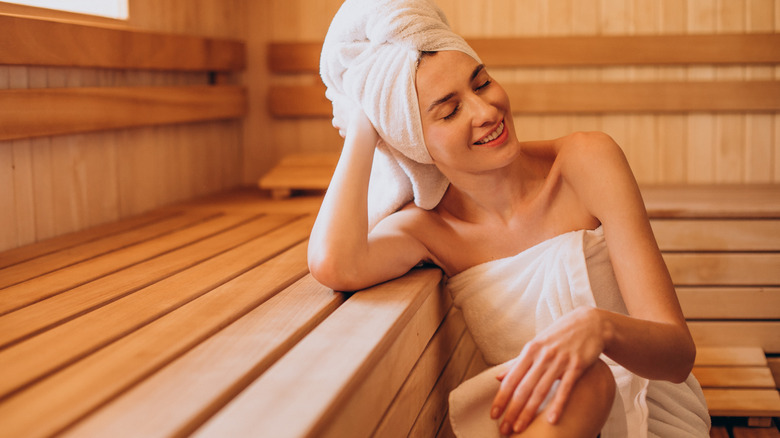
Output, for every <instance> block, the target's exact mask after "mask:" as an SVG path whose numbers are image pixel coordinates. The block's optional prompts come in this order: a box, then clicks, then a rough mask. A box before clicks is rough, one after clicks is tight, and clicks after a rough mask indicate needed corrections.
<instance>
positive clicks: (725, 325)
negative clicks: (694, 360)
mask: <svg viewBox="0 0 780 438" xmlns="http://www.w3.org/2000/svg"><path fill="white" fill-rule="evenodd" d="M688 327H689V328H690V330H691V334H692V335H693V340H694V342H695V343H696V345H697V346H745V345H751V346H757V347H760V348H762V349H763V350H764V352H766V353H768V354H777V353H780V336H777V334H778V333H780V321H777V320H770V321H717V320H716V321H689V322H688Z"/></svg>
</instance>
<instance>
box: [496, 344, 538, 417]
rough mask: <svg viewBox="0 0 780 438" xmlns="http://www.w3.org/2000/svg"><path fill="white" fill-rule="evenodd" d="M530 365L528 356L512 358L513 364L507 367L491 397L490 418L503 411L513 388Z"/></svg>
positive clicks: (498, 415) (499, 414)
mask: <svg viewBox="0 0 780 438" xmlns="http://www.w3.org/2000/svg"><path fill="white" fill-rule="evenodd" d="M531 365H532V362H531V359H530V358H522V357H518V358H517V359H516V360H514V364H513V365H512V366H510V367H508V368H507V371H506V373H505V375H504V378H503V379H502V380H501V385H500V386H499V388H498V392H497V393H496V396H495V397H494V398H493V404H492V407H491V409H490V416H491V417H492V418H494V419H496V418H498V417H500V416H501V414H502V413H503V412H504V409H505V407H506V405H507V403H509V400H510V399H511V398H512V394H513V393H514V391H515V388H516V387H517V385H518V384H519V383H520V382H521V381H522V379H523V377H524V376H525V374H526V372H528V369H529V368H530V366H531Z"/></svg>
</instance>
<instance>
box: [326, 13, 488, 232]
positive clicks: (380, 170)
mask: <svg viewBox="0 0 780 438" xmlns="http://www.w3.org/2000/svg"><path fill="white" fill-rule="evenodd" d="M444 50H458V51H461V52H464V53H466V54H468V55H470V56H472V57H473V58H474V59H476V60H479V58H478V56H477V54H476V53H475V52H474V51H473V50H472V49H471V47H469V45H468V44H467V43H466V42H465V40H463V38H461V37H460V36H458V35H457V34H455V33H453V32H452V30H451V29H450V27H449V25H448V23H447V19H446V17H445V16H444V13H443V12H442V11H441V9H439V8H438V6H436V4H435V3H434V2H433V1H432V0H347V1H345V2H344V4H342V6H341V8H340V9H339V11H338V12H337V13H336V16H335V17H334V18H333V21H332V22H331V26H330V29H329V30H328V34H327V36H326V37H325V42H324V44H323V47H322V54H321V57H320V76H321V77H322V81H323V82H324V83H325V85H326V86H327V92H326V96H327V97H328V98H329V99H330V100H331V101H335V100H336V99H347V100H348V101H351V102H357V103H358V104H359V105H360V106H361V107H362V109H363V111H364V112H365V113H366V116H367V117H368V119H369V120H370V121H371V123H372V124H373V125H374V127H375V128H376V129H377V132H378V133H379V136H380V137H381V138H382V141H380V144H379V145H378V146H377V150H376V153H375V156H374V164H373V167H372V172H371V182H370V184H369V196H368V202H369V222H370V224H371V226H372V227H373V225H374V224H376V222H378V221H379V220H381V219H382V218H383V217H385V216H387V215H388V214H390V213H392V212H393V211H395V210H397V209H398V208H400V207H401V206H403V205H404V204H406V203H408V202H409V201H411V200H414V202H415V203H416V204H417V205H418V206H420V207H422V208H425V209H431V208H433V207H435V206H436V205H437V204H438V203H439V201H440V200H441V197H442V196H443V195H444V192H445V191H446V189H447V186H448V185H449V182H448V181H447V179H446V178H445V177H444V175H442V174H441V172H439V171H438V169H437V168H436V167H435V166H434V165H433V164H432V161H431V157H430V155H429V154H428V151H427V149H426V147H425V141H424V138H423V131H422V123H421V121H420V109H419V105H418V100H417V89H416V87H415V76H416V71H417V63H418V60H419V58H420V54H421V52H424V51H425V52H427V51H431V52H437V51H444Z"/></svg>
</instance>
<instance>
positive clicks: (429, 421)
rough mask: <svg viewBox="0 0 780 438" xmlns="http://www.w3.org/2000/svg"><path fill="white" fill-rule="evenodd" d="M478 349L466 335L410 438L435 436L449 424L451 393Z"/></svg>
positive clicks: (432, 392)
mask: <svg viewBox="0 0 780 438" xmlns="http://www.w3.org/2000/svg"><path fill="white" fill-rule="evenodd" d="M476 349H477V347H476V344H474V340H473V338H472V337H471V336H470V335H469V334H468V333H466V334H465V335H464V336H463V339H462V341H461V343H460V344H459V345H458V350H457V351H456V355H457V356H453V359H455V360H454V361H453V362H452V363H448V364H447V367H446V368H445V369H444V372H443V373H442V375H441V377H440V378H439V380H438V381H437V382H436V386H435V387H434V388H433V391H431V393H430V394H429V395H428V399H427V400H425V404H424V405H423V407H422V409H421V410H420V414H419V415H418V416H417V420H416V421H415V422H414V426H413V427H412V430H411V431H409V435H408V436H409V438H427V437H431V436H435V435H436V432H437V431H438V430H439V429H441V427H442V424H443V423H449V418H447V412H448V400H449V395H450V392H451V391H452V390H453V389H455V388H456V387H457V386H458V385H459V384H460V382H461V381H462V380H463V375H464V374H465V373H466V371H467V369H468V365H469V362H470V361H469V359H470V358H471V357H472V356H473V355H474V352H475V351H476Z"/></svg>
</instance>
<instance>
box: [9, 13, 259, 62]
mask: <svg viewBox="0 0 780 438" xmlns="http://www.w3.org/2000/svg"><path fill="white" fill-rule="evenodd" d="M245 52H246V49H245V45H244V43H243V42H241V41H237V40H229V39H217V38H204V37H197V36H187V35H174V34H164V33H153V32H142V31H137V30H125V29H117V28H108V27H101V26H95V25H82V24H75V23H64V22H56V21H48V20H40V19H34V18H27V17H18V16H12V15H2V14H0V64H10V65H43V66H61V67H100V68H114V69H144V70H177V71H237V70H242V69H243V68H244V67H245V64H246V53H245Z"/></svg>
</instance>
